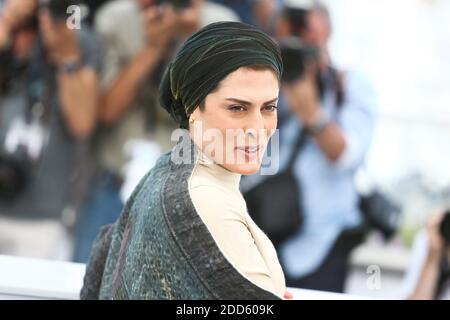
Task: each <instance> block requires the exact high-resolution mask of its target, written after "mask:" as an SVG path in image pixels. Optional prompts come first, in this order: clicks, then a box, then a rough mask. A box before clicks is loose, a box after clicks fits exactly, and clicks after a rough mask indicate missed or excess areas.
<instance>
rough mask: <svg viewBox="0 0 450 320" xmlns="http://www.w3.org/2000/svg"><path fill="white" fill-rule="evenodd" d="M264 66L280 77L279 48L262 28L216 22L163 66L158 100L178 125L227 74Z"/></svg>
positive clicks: (185, 125)
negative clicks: (249, 67) (242, 68)
mask: <svg viewBox="0 0 450 320" xmlns="http://www.w3.org/2000/svg"><path fill="white" fill-rule="evenodd" d="M255 65H259V66H267V67H269V68H271V69H272V70H273V71H274V72H275V73H276V74H277V76H278V79H280V78H281V74H282V71H283V64H282V61H281V54H280V49H279V47H278V46H277V44H276V43H275V42H274V41H273V40H272V39H271V38H270V37H269V36H268V35H267V34H265V33H264V32H262V31H261V30H259V29H257V28H256V27H254V26H251V25H248V24H244V23H239V22H217V23H212V24H210V25H207V26H206V27H204V28H203V29H201V30H200V31H198V32H197V33H195V34H193V35H192V36H191V37H189V39H187V40H186V42H185V43H184V44H183V45H182V47H181V48H180V50H179V51H178V53H177V54H176V56H175V57H174V59H173V60H172V61H171V62H170V63H169V65H168V66H167V68H166V70H165V72H164V75H163V78H162V81H161V84H160V88H159V89H160V104H161V106H162V107H164V109H166V110H167V112H169V114H170V115H171V116H172V118H173V119H174V120H175V121H176V122H177V123H179V125H180V127H181V128H184V129H187V128H188V119H189V116H190V115H191V114H192V112H193V111H194V110H195V109H196V108H197V107H198V106H199V105H200V104H201V102H202V101H204V99H205V98H206V96H207V95H208V94H209V93H210V92H213V91H214V90H215V89H216V88H217V86H218V85H219V83H220V81H221V80H223V79H224V78H225V77H226V76H227V75H228V74H230V73H232V72H233V71H235V70H237V69H239V68H240V67H244V66H255Z"/></svg>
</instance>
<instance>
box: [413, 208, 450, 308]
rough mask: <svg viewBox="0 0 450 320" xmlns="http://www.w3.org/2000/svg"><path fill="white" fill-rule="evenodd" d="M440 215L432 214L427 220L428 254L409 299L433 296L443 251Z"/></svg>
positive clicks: (432, 297) (429, 298) (430, 297)
mask: <svg viewBox="0 0 450 320" xmlns="http://www.w3.org/2000/svg"><path fill="white" fill-rule="evenodd" d="M441 221H442V215H440V214H433V215H432V216H431V217H430V218H429V219H428V221H427V237H428V255H427V258H426V261H425V263H424V265H423V268H422V272H421V274H420V277H419V280H418V282H417V284H416V287H415V289H414V291H413V293H412V294H411V295H410V297H409V299H413V300H432V299H434V298H435V295H436V289H437V285H438V280H439V274H440V264H441V259H442V255H443V253H444V251H443V250H444V241H443V239H442V238H441V236H440V234H439V225H440V223H441Z"/></svg>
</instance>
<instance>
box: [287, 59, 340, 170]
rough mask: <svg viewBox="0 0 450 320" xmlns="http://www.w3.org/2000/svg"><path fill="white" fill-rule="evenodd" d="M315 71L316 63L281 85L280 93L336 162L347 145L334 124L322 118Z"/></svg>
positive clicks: (329, 157)
mask: <svg viewBox="0 0 450 320" xmlns="http://www.w3.org/2000/svg"><path fill="white" fill-rule="evenodd" d="M317 72H318V71H317V66H315V65H310V66H308V67H307V68H306V72H305V76H304V77H303V78H302V79H300V80H298V81H297V82H295V83H293V84H290V85H286V84H283V87H282V92H283V95H284V96H285V97H286V100H287V103H288V106H289V108H290V110H291V111H292V112H293V113H294V114H295V115H297V116H298V117H299V119H300V121H301V122H302V123H303V125H304V126H305V127H307V128H309V129H310V133H311V134H312V135H313V136H314V138H315V140H316V142H317V144H318V146H319V147H320V149H321V150H322V151H323V153H324V154H325V155H326V156H327V158H328V159H329V160H330V161H331V162H336V161H338V160H339V159H340V157H341V155H342V153H343V152H344V150H345V148H346V145H347V144H346V140H345V136H344V134H343V132H342V130H341V128H340V127H339V126H338V125H337V123H335V122H334V121H332V120H327V119H325V116H324V114H323V111H322V108H321V106H320V97H319V93H318V89H317V84H316V73H317ZM324 120H325V121H324ZM311 128H313V129H311Z"/></svg>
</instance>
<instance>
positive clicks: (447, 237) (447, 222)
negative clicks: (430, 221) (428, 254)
mask: <svg viewBox="0 0 450 320" xmlns="http://www.w3.org/2000/svg"><path fill="white" fill-rule="evenodd" d="M439 233H440V235H441V237H442V239H443V240H444V243H445V245H446V246H449V245H450V210H447V211H446V212H445V214H444V217H443V218H442V221H441V224H440V225H439Z"/></svg>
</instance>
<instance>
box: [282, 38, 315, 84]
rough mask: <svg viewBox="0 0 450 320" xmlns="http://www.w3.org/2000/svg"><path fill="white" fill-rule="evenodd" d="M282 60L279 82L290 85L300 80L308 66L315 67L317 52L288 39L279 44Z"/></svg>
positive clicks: (293, 39) (297, 40)
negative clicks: (281, 72) (281, 73)
mask: <svg viewBox="0 0 450 320" xmlns="http://www.w3.org/2000/svg"><path fill="white" fill-rule="evenodd" d="M280 50H281V58H282V60H283V75H282V77H281V80H282V81H283V82H285V83H292V82H295V81H297V80H299V79H301V78H302V77H303V76H304V74H305V71H306V68H307V67H308V66H310V65H314V64H315V65H317V64H318V61H319V50H318V49H316V48H314V47H311V46H308V45H306V44H304V43H303V42H302V41H300V40H299V39H297V38H289V39H288V40H286V41H283V42H281V43H280Z"/></svg>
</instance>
